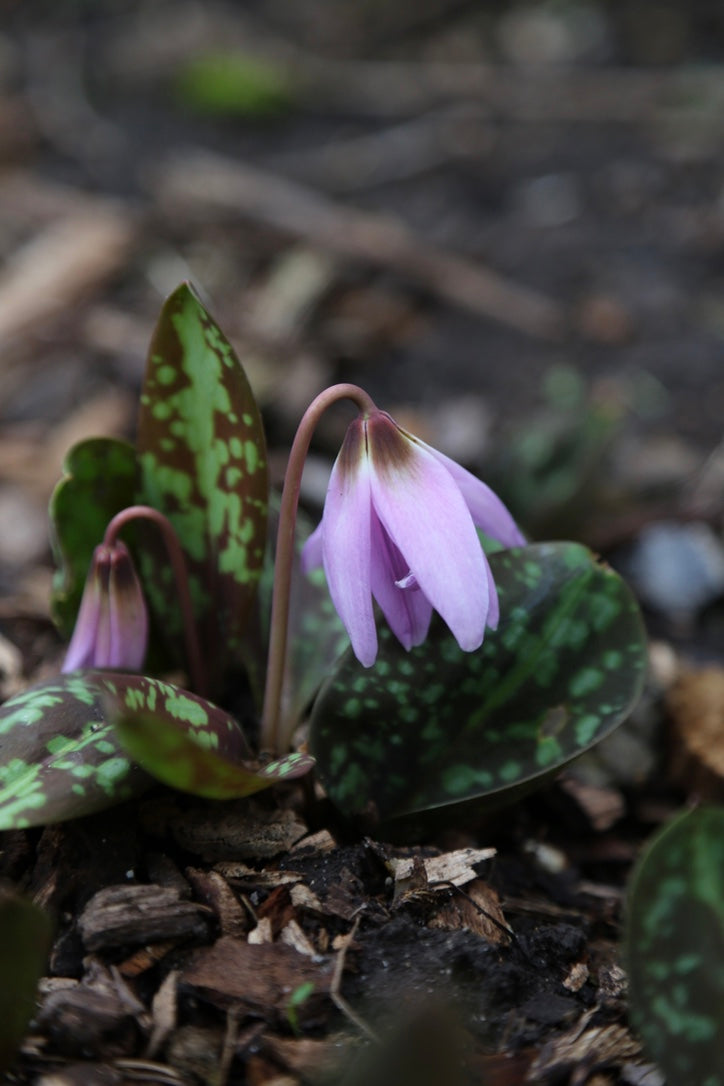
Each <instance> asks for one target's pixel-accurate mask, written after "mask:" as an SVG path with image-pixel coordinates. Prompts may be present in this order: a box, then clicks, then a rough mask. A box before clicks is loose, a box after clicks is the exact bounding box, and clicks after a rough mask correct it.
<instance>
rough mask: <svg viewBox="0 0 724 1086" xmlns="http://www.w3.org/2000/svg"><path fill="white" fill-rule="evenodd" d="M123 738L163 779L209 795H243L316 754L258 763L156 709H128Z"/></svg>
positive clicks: (121, 721)
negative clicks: (234, 756) (231, 754)
mask: <svg viewBox="0 0 724 1086" xmlns="http://www.w3.org/2000/svg"><path fill="white" fill-rule="evenodd" d="M115 726H116V730H117V733H118V735H119V738H120V740H121V742H122V744H123V746H124V747H125V749H126V751H127V752H128V753H129V754H130V755H131V757H132V758H133V759H134V760H135V761H137V762H138V763H139V764H140V765H142V766H143V768H144V769H145V770H146V771H147V772H148V773H150V774H152V776H154V777H156V778H157V779H158V780H160V781H163V783H164V784H168V785H170V786H171V787H173V788H179V789H181V791H183V792H192V793H193V794H194V795H197V796H204V797H205V798H206V799H238V798H239V797H241V796H250V795H252V793H254V792H259V791H261V789H262V788H269V787H270V786H271V785H272V784H277V783H279V782H280V781H285V780H292V779H293V778H295V777H301V776H303V774H305V773H307V772H308V771H309V770H310V769H311V768H312V766H313V765H314V759H313V758H310V757H309V755H307V754H289V755H287V757H285V758H280V759H278V760H277V761H274V762H269V763H268V764H267V765H265V766H260V767H258V768H252V767H250V766H244V765H239V764H238V763H235V762H232V761H230V760H229V759H228V758H224V757H223V756H222V755H221V754H218V753H217V752H216V751H215V750H214V749H213V747H210V746H209V745H208V744H207V743H205V742H204V743H202V742H200V741H199V739H200V738H203V737H196V736H195V735H194V734H193V733H192V732H190V731H188V730H184V729H182V728H179V726H178V724H176V723H174V722H173V721H171V720H168V719H165V720H159V719H158V717H156V716H155V715H154V714H152V713H144V712H128V711H126V712H124V713H122V714H121V716H120V717H118V718H117V719H116V720H115Z"/></svg>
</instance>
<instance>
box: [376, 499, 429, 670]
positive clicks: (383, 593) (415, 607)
mask: <svg viewBox="0 0 724 1086" xmlns="http://www.w3.org/2000/svg"><path fill="white" fill-rule="evenodd" d="M408 575H409V566H408V564H407V562H406V561H405V559H404V558H403V557H402V555H401V554H400V552H399V550H398V549H397V547H396V546H395V544H394V543H393V542H392V540H391V539H390V537H389V536H388V535H387V532H386V531H385V529H384V528H383V527H382V525H381V524H380V521H379V518H378V517H377V514H376V513H375V511H374V509H373V510H372V566H371V583H372V594H373V596H374V597H375V599H376V600H377V602H378V604H379V605H380V607H381V609H382V613H383V615H384V616H385V619H386V620H387V624H388V626H389V627H390V629H391V630H392V632H393V634H394V635H395V637H396V638H397V640H398V641H399V642H400V643H401V644H402V646H403V647H404V648H406V649H408V650H409V649H411V648H412V647H413V646H414V645H421V644H422V642H423V641H424V640H425V638H426V637H427V631H428V629H429V628H430V619H431V618H432V604H431V603H430V601H429V600H428V599H427V597H426V596H425V594H424V592H422V591H421V590H420V588H419V586H418V585H417V582H416V580H415V578H414V577H411V580H412V582H413V585H414V587H408V588H401V587H400V586H399V582H400V581H401V580H407V578H408Z"/></svg>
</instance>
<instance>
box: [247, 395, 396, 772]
mask: <svg viewBox="0 0 724 1086" xmlns="http://www.w3.org/2000/svg"><path fill="white" fill-rule="evenodd" d="M338 400H352V401H353V402H354V403H356V404H357V406H358V407H359V409H360V412H361V413H363V414H369V413H370V412H372V411H375V410H376V407H375V404H374V402H373V400H372V399H371V398H370V397H369V396H368V395H367V393H366V392H365V391H364V390H363V389H361V388H359V387H358V386H357V385H349V384H340V385H332V386H331V388H327V389H325V390H324V392H320V394H319V396H317V397H316V399H314V400H312V402H311V404H310V405H309V407H308V408H307V410H306V411H305V412H304V415H303V416H302V421H301V422H300V423H299V428H298V429H297V432H296V435H295V437H294V441H293V443H292V448H291V452H290V453H289V461H288V463H287V470H286V474H285V476H284V488H283V490H282V501H281V508H280V511H279V528H278V530H277V547H276V555H275V560H274V588H273V592H272V608H271V621H270V624H269V658H268V662H267V671H266V688H265V690H264V708H263V711H262V721H261V736H260V745H261V749H262V750H264V751H273V752H274V753H276V754H279V755H281V754H284V753H286V750H287V749H288V747H289V739H290V736H289V735H288V734H281V732H280V723H279V713H280V707H281V700H282V684H283V682H284V665H285V661H286V652H287V627H288V625H289V596H290V591H291V583H292V561H293V559H294V527H295V524H296V517H297V506H298V504H299V490H300V487H301V485H302V471H303V469H304V461H305V459H306V455H307V451H308V450H309V444H310V442H311V440H312V434H313V433H314V430H315V427H316V425H317V423H318V422H319V419H320V417H321V415H322V414H323V413H324V412H325V411H326V410H327V408H328V407H330V406H331V405H332V404H333V403H336V402H337V401H338Z"/></svg>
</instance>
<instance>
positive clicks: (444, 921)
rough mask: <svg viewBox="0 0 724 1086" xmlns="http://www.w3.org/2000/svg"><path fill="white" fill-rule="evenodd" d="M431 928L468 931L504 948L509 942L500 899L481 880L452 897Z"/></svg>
mask: <svg viewBox="0 0 724 1086" xmlns="http://www.w3.org/2000/svg"><path fill="white" fill-rule="evenodd" d="M429 926H430V927H431V928H444V929H445V930H446V931H457V930H459V929H466V930H467V931H472V932H474V933H475V934H476V935H480V936H482V938H483V939H486V940H487V941H488V942H489V943H496V944H497V945H502V946H507V945H508V944H509V943H510V935H508V934H506V932H507V931H509V928H508V924H507V922H506V919H505V916H504V915H503V910H502V909H501V907H500V899H499V897H498V895H497V893H496V892H495V890H494V889H493V888H492V886H488V884H487V883H486V882H483V880H482V879H476V880H475V881H474V882H472V883H470V884H469V886H467V887H466V889H465V893H464V894H453V895H452V896H451V897H450V898H449V899H448V900H447V901H445V902H444V903H443V904H442V905H441V906H440V908H439V909H438V910H437V911H436V913H435V915H434V916H433V917H432V919H431V920H430V921H429Z"/></svg>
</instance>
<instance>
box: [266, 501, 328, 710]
mask: <svg viewBox="0 0 724 1086" xmlns="http://www.w3.org/2000/svg"><path fill="white" fill-rule="evenodd" d="M279 505H280V496H279V494H278V493H277V492H276V491H272V492H271V494H270V496H269V533H270V539H269V544H268V546H267V553H266V558H265V561H264V570H263V572H262V576H261V580H260V581H259V593H258V596H257V619H256V623H255V628H254V630H252V631H250V634H253V635H254V637H253V642H254V643H250V645H249V651H248V652H247V654H246V660H247V663H248V664H250V665H251V666H250V667H249V669H248V670H249V676H250V679H251V685H252V689H253V691H254V695H255V698H256V700H257V705H258V708H259V710H260V711H261V700H262V695H263V689H264V674H265V669H266V657H267V645H268V641H269V620H270V616H271V602H272V590H273V586H274V554H275V551H276V534H277V528H278V524H279ZM312 529H313V525H312V522H311V520H310V518H309V517H308V516H307V515H306V513H305V512H304V511H303V510H302V509H299V510H298V511H297V518H296V522H295V525H294V561H293V563H292V577H291V591H290V598H289V619H288V642H287V656H286V661H285V665H286V666H285V674H284V690H283V696H282V706H281V721H282V727H283V728H284V729H286V728H287V726H288V727H289V728H290V729H291V728H293V727H294V725H295V724H297V723H298V721H299V719H300V717H301V716H302V714H303V713H304V711H305V710H306V709H307V707H308V706H309V704H310V702H311V701H312V698H313V697H314V695H315V694H316V692H317V690H318V689H319V687H320V685H321V683H322V681H323V679H325V678H326V677H327V675H329V673H330V672H331V670H332V667H333V665H334V663H335V662H336V661H337V660H338V659H339V657H340V656H341V655H342V653H343V652H344V650H345V649H346V648H347V646H348V645H349V637H348V636H347V631H346V630H345V628H344V626H343V624H342V620H341V619H340V617H339V615H338V614H337V612H336V610H335V607H334V604H333V603H332V600H331V597H330V595H329V589H328V588H327V582H326V579H325V576H324V572H323V571H322V569H321V568H320V569H315V570H313V571H312V572H311V573H310V574H306V573H303V572H302V569H301V564H300V555H301V552H302V548H303V546H304V544H305V542H306V540H307V538H308V537H309V536H310V535H311V533H312ZM250 641H251V638H250Z"/></svg>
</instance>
